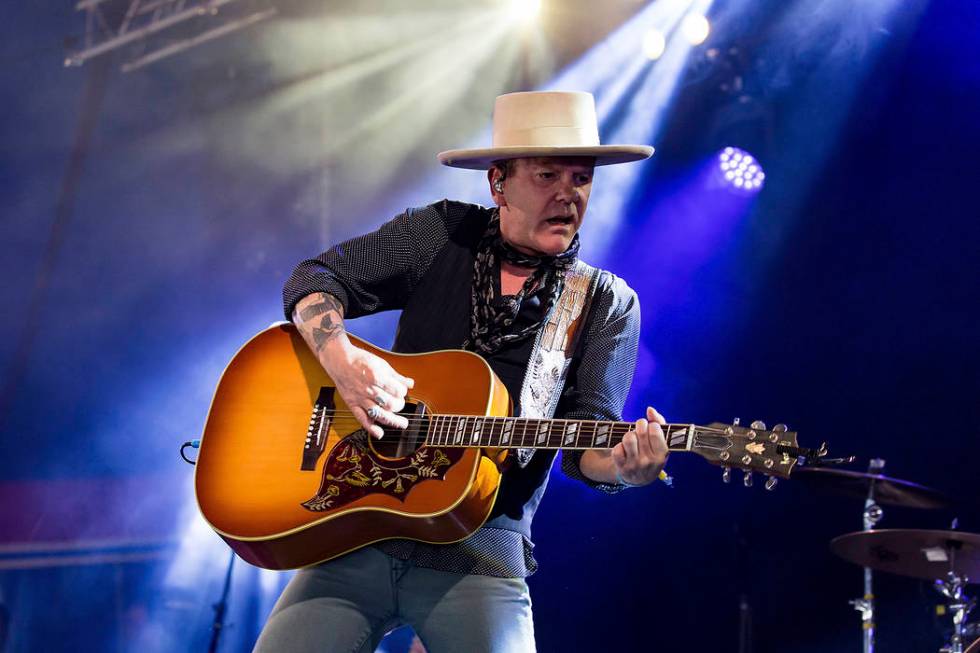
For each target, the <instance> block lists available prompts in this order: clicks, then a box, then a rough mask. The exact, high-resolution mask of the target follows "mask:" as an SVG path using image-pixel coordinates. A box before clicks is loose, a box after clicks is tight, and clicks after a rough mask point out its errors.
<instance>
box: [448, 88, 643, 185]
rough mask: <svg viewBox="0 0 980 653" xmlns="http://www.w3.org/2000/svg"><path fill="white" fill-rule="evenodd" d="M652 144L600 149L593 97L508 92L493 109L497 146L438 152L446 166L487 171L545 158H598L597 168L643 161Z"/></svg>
mask: <svg viewBox="0 0 980 653" xmlns="http://www.w3.org/2000/svg"><path fill="white" fill-rule="evenodd" d="M652 155H653V148H652V147H650V146H649V145H600V144H599V127H598V121H597V120H596V115H595V100H594V99H593V98H592V94H591V93H583V92H578V91H534V92H528V93H508V94H507V95H500V96H498V97H497V100H496V102H494V105H493V146H492V147H484V148H477V149H465V150H447V151H445V152H440V153H439V155H438V156H439V161H440V162H441V163H442V164H443V165H447V166H452V167H454V168H469V169H472V170H488V169H489V168H490V167H491V166H492V165H493V163H494V161H502V160H505V159H519V158H526V157H546V156H588V157H595V164H596V165H597V166H607V165H611V164H613V163H629V162H630V161H641V160H643V159H647V158H649V157H650V156H652Z"/></svg>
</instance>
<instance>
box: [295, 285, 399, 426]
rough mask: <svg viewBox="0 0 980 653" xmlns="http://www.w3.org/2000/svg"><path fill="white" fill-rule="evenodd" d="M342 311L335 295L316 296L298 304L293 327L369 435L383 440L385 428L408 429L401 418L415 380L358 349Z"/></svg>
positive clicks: (386, 362) (376, 357) (367, 352)
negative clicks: (349, 334)
mask: <svg viewBox="0 0 980 653" xmlns="http://www.w3.org/2000/svg"><path fill="white" fill-rule="evenodd" d="M343 310H344V308H343V305H342V304H341V303H340V302H339V301H338V300H337V299H336V298H335V297H333V296H332V295H328V294H327V293H314V294H312V295H307V296H306V297H304V298H303V299H302V300H300V301H299V303H297V304H296V308H295V310H294V311H293V322H294V323H295V324H296V327H297V328H298V329H299V332H300V333H301V334H302V335H303V339H304V340H306V343H307V345H309V347H310V350H312V351H313V353H314V354H316V357H317V359H318V360H319V361H320V364H321V365H322V366H323V369H324V370H325V371H326V372H327V374H328V375H329V376H330V378H331V379H332V380H333V382H334V385H335V386H336V388H337V392H339V393H340V396H341V398H342V399H343V400H344V403H346V404H347V406H348V407H349V408H350V409H351V412H352V413H353V414H354V417H355V419H357V421H358V422H359V423H360V424H361V426H363V427H364V429H365V430H366V431H367V432H368V433H370V434H371V435H372V436H374V437H376V438H380V437H382V436H383V435H384V429H383V428H382V427H384V426H389V427H392V428H400V429H403V428H406V427H407V426H408V420H407V419H406V418H405V417H403V416H401V415H398V414H397V413H398V411H400V410H402V409H403V408H404V407H405V397H406V395H407V394H408V390H409V389H411V388H412V387H413V386H414V385H415V381H414V380H413V379H410V378H408V377H406V376H402V375H401V374H399V373H398V372H396V371H395V370H394V368H392V367H391V365H389V364H388V361H386V360H384V359H383V358H381V357H379V356H376V355H374V354H372V353H371V352H369V351H365V350H363V349H360V348H359V347H355V346H354V344H353V343H351V341H350V339H349V338H348V337H347V333H346V330H345V329H344V319H343ZM369 413H370V414H369Z"/></svg>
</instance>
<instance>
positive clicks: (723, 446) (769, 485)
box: [690, 420, 827, 490]
mask: <svg viewBox="0 0 980 653" xmlns="http://www.w3.org/2000/svg"><path fill="white" fill-rule="evenodd" d="M693 436H694V437H693V441H692V442H691V445H690V447H691V451H693V452H695V453H697V454H699V455H700V456H702V457H703V458H705V459H706V460H707V461H708V462H710V463H713V464H716V465H720V466H721V467H722V468H723V469H724V472H723V476H722V478H723V479H724V481H725V482H726V483H727V482H729V480H730V474H731V470H732V469H741V470H742V471H743V472H744V473H745V477H744V483H745V485H746V486H750V485H752V474H753V473H754V472H760V473H762V474H765V475H766V476H768V477H769V478H768V479H766V484H765V485H766V489H767V490H771V489H773V487H775V485H776V480H777V479H780V478H789V476H790V474H791V473H792V472H793V468H794V467H795V466H796V465H798V464H800V460H801V458H806V457H818V458H819V457H822V456H824V455H826V453H827V452H826V448H825V447H822V448H821V449H819V450H811V449H803V448H801V447H800V446H799V444H797V441H796V432H795V431H790V430H789V429H788V428H787V427H786V425H785V424H777V425H776V426H774V427H773V428H772V429H767V428H766V425H765V424H764V423H763V422H752V424H751V425H749V426H747V427H745V426H740V425H739V422H738V420H735V423H734V424H722V423H720V422H714V423H712V424H709V425H708V426H698V427H695V431H694V434H693Z"/></svg>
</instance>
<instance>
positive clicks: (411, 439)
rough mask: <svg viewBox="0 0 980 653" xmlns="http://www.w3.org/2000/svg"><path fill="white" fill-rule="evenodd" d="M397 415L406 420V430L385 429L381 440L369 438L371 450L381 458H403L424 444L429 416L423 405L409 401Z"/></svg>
mask: <svg viewBox="0 0 980 653" xmlns="http://www.w3.org/2000/svg"><path fill="white" fill-rule="evenodd" d="M399 415H401V416H402V417H404V418H405V419H407V420H408V428H407V429H393V428H385V435H384V437H383V438H381V439H380V440H377V439H375V438H371V448H372V449H373V450H374V452H375V453H377V454H378V455H379V456H381V457H382V458H390V459H395V458H405V457H406V456H411V455H412V454H413V453H415V452H416V451H418V449H419V447H421V446H422V445H423V444H425V434H426V433H428V431H429V416H428V410H427V409H426V406H425V404H423V403H420V402H414V401H409V402H407V403H406V404H405V409H404V410H402V411H401V412H400V413H399Z"/></svg>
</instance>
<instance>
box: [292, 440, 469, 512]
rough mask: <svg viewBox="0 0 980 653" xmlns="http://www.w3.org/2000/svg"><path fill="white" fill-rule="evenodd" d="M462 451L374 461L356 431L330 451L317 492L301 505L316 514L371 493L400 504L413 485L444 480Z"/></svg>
mask: <svg viewBox="0 0 980 653" xmlns="http://www.w3.org/2000/svg"><path fill="white" fill-rule="evenodd" d="M464 451H465V450H464V449H460V448H450V449H446V450H443V449H435V448H431V447H425V446H423V447H420V448H419V449H418V450H417V451H416V452H415V453H413V454H412V455H411V456H407V457H405V458H396V459H392V460H384V459H380V458H377V457H376V454H375V453H374V451H373V450H371V448H370V446H369V445H368V443H367V436H366V435H365V433H364V431H357V432H355V433H352V434H351V435H349V436H347V437H346V438H344V439H343V440H341V441H340V442H339V443H337V446H335V447H334V448H333V449H332V450H331V451H330V454H329V455H328V456H327V462H326V463H325V464H324V465H323V480H321V481H320V489H319V490H317V493H316V495H315V496H314V497H313V498H311V499H308V500H306V501H304V502H303V503H302V506H303V507H304V508H306V509H307V510H312V511H314V512H320V511H323V510H330V509H331V508H336V507H338V506H342V505H344V504H347V503H350V502H352V501H355V500H357V499H360V498H361V497H363V496H366V495H368V494H372V493H375V492H381V493H384V494H387V495H389V496H392V497H395V498H397V499H400V500H401V501H404V500H405V496H406V495H407V494H408V493H409V491H410V490H411V489H412V487H414V486H415V484H416V483H418V482H420V481H424V480H427V479H438V480H442V479H443V478H445V475H446V472H447V471H448V470H449V468H450V467H452V466H453V465H454V464H456V463H457V462H459V459H460V458H461V457H462V455H463V452H464Z"/></svg>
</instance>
